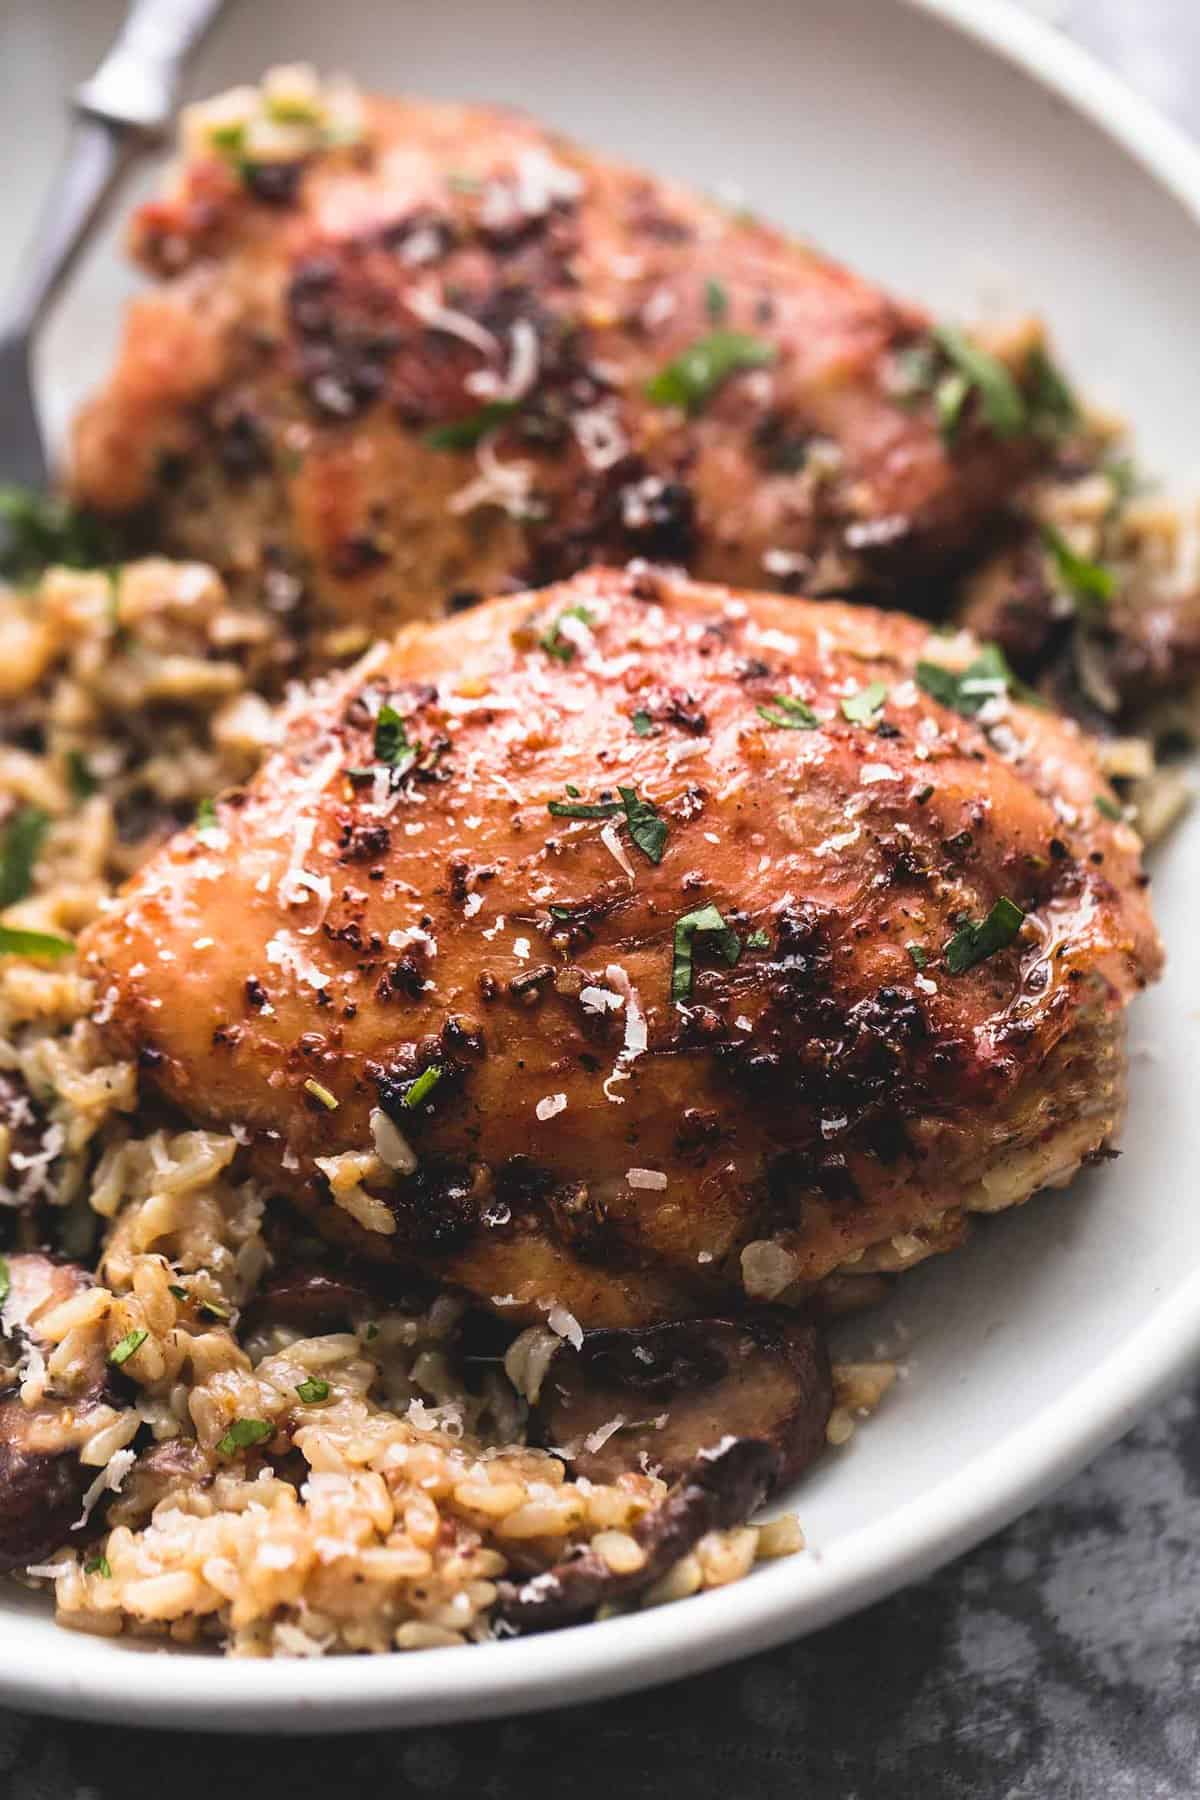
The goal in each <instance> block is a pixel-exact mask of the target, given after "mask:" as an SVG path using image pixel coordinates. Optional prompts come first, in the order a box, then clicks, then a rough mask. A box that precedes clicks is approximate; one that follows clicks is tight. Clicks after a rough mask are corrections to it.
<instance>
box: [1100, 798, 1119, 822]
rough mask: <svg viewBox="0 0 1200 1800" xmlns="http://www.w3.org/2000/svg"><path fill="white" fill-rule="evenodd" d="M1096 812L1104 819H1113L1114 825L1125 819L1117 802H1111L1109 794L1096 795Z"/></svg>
mask: <svg viewBox="0 0 1200 1800" xmlns="http://www.w3.org/2000/svg"><path fill="white" fill-rule="evenodd" d="M1096 811H1097V812H1098V813H1099V814H1100V817H1101V818H1102V819H1111V820H1112V822H1113V824H1114V825H1118V824H1120V822H1121V820H1122V819H1123V818H1124V817H1125V814H1124V812H1123V811H1122V809H1121V807H1120V806H1119V805H1118V804H1117V802H1116V801H1115V800H1110V799H1109V797H1108V795H1107V794H1097V795H1096Z"/></svg>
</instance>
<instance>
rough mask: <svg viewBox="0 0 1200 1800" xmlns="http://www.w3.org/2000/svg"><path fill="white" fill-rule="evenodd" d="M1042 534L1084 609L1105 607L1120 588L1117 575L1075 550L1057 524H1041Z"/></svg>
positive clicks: (1070, 591) (1057, 568)
mask: <svg viewBox="0 0 1200 1800" xmlns="http://www.w3.org/2000/svg"><path fill="white" fill-rule="evenodd" d="M1040 530H1041V538H1042V542H1043V544H1045V546H1046V548H1047V550H1048V551H1049V552H1050V555H1051V557H1052V558H1053V561H1054V570H1055V574H1056V575H1057V576H1058V579H1059V581H1060V582H1061V584H1062V586H1063V587H1064V588H1065V589H1066V591H1067V593H1068V594H1070V596H1071V598H1072V599H1073V600H1074V601H1075V604H1076V607H1077V609H1078V610H1079V611H1080V612H1088V611H1092V612H1096V611H1102V610H1103V608H1104V607H1106V606H1107V605H1108V603H1109V601H1110V600H1111V599H1112V597H1113V595H1114V594H1115V593H1116V591H1117V578H1116V575H1115V574H1114V573H1113V571H1112V570H1111V569H1110V568H1108V567H1107V566H1106V564H1104V563H1098V562H1090V561H1089V560H1088V558H1087V557H1086V556H1080V554H1079V552H1078V551H1077V550H1073V549H1072V548H1071V545H1070V544H1069V543H1068V542H1067V540H1066V538H1065V537H1064V536H1063V534H1062V532H1061V531H1057V530H1056V529H1055V528H1054V526H1053V525H1043V526H1041V528H1040Z"/></svg>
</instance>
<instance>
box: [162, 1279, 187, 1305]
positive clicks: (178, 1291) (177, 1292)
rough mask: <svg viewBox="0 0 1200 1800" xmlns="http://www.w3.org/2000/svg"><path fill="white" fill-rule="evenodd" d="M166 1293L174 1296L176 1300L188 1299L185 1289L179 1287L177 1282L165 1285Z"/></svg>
mask: <svg viewBox="0 0 1200 1800" xmlns="http://www.w3.org/2000/svg"><path fill="white" fill-rule="evenodd" d="M167 1292H168V1293H169V1294H174V1296H175V1298H176V1299H177V1300H184V1301H186V1299H187V1297H188V1291H187V1289H186V1288H185V1287H180V1285H179V1283H178V1282H177V1281H172V1282H169V1283H168V1284H167Z"/></svg>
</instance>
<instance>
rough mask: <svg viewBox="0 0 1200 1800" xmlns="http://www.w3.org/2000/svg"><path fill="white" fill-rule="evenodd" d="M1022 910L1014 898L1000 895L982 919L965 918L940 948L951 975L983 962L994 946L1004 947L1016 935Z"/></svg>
mask: <svg viewBox="0 0 1200 1800" xmlns="http://www.w3.org/2000/svg"><path fill="white" fill-rule="evenodd" d="M1024 920H1025V914H1024V913H1023V912H1022V911H1021V908H1020V907H1019V906H1018V905H1017V903H1016V901H1015V900H1008V899H1003V898H1002V899H1000V900H997V902H996V904H995V905H994V906H993V907H992V909H991V911H990V912H989V913H988V915H987V917H986V918H985V919H981V920H978V921H971V920H968V921H967V923H966V924H965V925H960V926H959V928H958V930H957V931H956V932H955V933H954V936H953V937H952V938H950V939H949V940H948V942H947V943H946V946H945V950H944V952H943V954H944V956H945V958H946V967H947V969H948V970H949V972H950V974H951V975H962V974H964V973H965V972H966V970H968V969H973V968H974V967H975V965H976V963H981V962H985V961H986V960H987V958H988V957H989V956H995V954H996V952H997V951H998V950H1006V949H1007V948H1008V946H1009V944H1011V943H1012V942H1013V940H1014V939H1015V938H1016V936H1017V934H1018V932H1019V931H1020V929H1021V926H1022V924H1023V923H1024Z"/></svg>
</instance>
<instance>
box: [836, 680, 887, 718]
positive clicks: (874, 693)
mask: <svg viewBox="0 0 1200 1800" xmlns="http://www.w3.org/2000/svg"><path fill="white" fill-rule="evenodd" d="M886 699H887V689H886V688H885V687H884V685H883V683H882V681H872V682H869V683H868V685H867V686H866V687H865V688H859V689H858V690H857V692H856V693H853V694H847V695H846V698H845V699H844V700H843V701H842V717H843V718H844V719H849V721H850V723H851V724H852V725H873V724H874V723H875V721H876V719H877V718H878V717H879V714H880V713H881V712H882V711H883V703H884V701H885V700H886Z"/></svg>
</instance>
